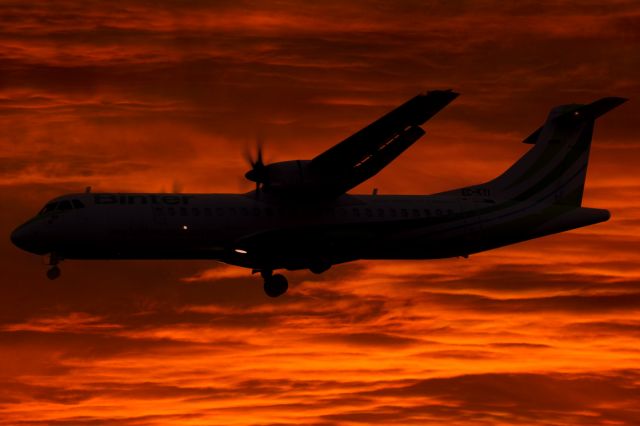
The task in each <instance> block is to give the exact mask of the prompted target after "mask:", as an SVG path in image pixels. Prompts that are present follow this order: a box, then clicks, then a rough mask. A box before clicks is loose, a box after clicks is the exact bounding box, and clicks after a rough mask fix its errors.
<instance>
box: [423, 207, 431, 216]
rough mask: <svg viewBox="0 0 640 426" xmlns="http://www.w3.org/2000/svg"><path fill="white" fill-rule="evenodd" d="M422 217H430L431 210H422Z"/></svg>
mask: <svg viewBox="0 0 640 426" xmlns="http://www.w3.org/2000/svg"><path fill="white" fill-rule="evenodd" d="M424 215H425V216H426V217H429V216H431V210H429V209H424Z"/></svg>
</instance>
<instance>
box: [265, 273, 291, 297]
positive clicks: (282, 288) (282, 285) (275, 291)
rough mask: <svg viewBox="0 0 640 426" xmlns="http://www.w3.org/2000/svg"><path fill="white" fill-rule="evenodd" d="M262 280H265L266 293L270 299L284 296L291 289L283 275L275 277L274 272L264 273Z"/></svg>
mask: <svg viewBox="0 0 640 426" xmlns="http://www.w3.org/2000/svg"><path fill="white" fill-rule="evenodd" d="M262 278H263V279H264V292H265V293H266V295H267V296H269V297H278V296H282V295H283V294H285V293H286V292H287V289H288V288H289V282H288V281H287V278H286V277H285V276H284V275H282V274H275V275H273V272H272V271H263V272H262Z"/></svg>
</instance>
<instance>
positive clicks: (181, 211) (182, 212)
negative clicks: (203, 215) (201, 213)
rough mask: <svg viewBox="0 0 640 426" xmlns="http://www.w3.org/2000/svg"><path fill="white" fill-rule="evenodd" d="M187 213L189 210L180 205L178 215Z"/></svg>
mask: <svg viewBox="0 0 640 426" xmlns="http://www.w3.org/2000/svg"><path fill="white" fill-rule="evenodd" d="M187 214H189V211H188V210H187V208H186V207H180V216H186V215H187Z"/></svg>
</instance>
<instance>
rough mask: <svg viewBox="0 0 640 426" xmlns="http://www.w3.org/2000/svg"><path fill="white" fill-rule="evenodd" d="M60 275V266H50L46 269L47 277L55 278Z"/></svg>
mask: <svg viewBox="0 0 640 426" xmlns="http://www.w3.org/2000/svg"><path fill="white" fill-rule="evenodd" d="M59 277H60V268H59V267H58V266H52V267H51V268H49V270H47V278H49V279H50V280H55V279H57V278H59Z"/></svg>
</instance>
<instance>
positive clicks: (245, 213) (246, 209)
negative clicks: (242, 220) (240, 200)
mask: <svg viewBox="0 0 640 426" xmlns="http://www.w3.org/2000/svg"><path fill="white" fill-rule="evenodd" d="M241 211H242V214H243V215H245V216H249V209H248V208H246V207H243V208H242V209H241Z"/></svg>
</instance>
